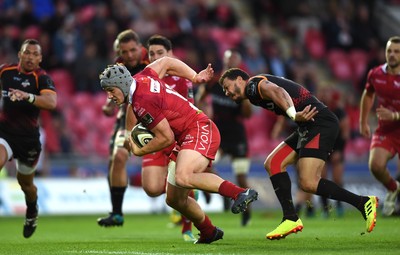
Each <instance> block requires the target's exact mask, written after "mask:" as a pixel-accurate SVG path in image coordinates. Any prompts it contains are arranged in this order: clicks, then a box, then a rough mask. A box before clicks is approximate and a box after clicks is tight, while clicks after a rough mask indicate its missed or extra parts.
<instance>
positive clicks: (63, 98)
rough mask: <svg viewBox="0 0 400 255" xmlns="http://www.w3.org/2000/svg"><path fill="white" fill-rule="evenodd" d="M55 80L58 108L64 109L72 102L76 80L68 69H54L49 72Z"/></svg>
mask: <svg viewBox="0 0 400 255" xmlns="http://www.w3.org/2000/svg"><path fill="white" fill-rule="evenodd" d="M48 74H49V76H50V77H51V78H52V79H53V81H54V84H55V86H56V91H57V95H58V97H57V106H58V108H60V109H62V108H64V106H65V105H66V104H68V103H69V102H70V100H71V97H72V95H73V94H74V92H75V85H74V78H73V77H72V75H71V74H70V73H69V71H68V70H66V69H62V68H59V69H52V70H49V71H48Z"/></svg>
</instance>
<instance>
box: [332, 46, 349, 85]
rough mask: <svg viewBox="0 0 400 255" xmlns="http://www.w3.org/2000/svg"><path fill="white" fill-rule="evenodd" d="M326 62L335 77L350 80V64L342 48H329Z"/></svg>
mask: <svg viewBox="0 0 400 255" xmlns="http://www.w3.org/2000/svg"><path fill="white" fill-rule="evenodd" d="M328 64H329V67H330V70H331V72H332V74H333V76H334V77H335V78H336V79H338V80H341V81H352V79H353V69H352V64H351V61H350V59H349V57H348V55H347V54H346V53H345V52H344V51H343V50H339V49H333V50H330V51H329V52H328Z"/></svg>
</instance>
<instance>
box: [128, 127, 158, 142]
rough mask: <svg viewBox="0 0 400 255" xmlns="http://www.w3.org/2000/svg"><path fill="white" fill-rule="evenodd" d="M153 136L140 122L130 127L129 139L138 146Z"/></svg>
mask: <svg viewBox="0 0 400 255" xmlns="http://www.w3.org/2000/svg"><path fill="white" fill-rule="evenodd" d="M153 137H154V134H153V133H152V132H151V131H150V130H148V129H147V128H146V127H145V126H143V125H142V123H139V124H137V125H136V126H134V127H133V128H132V131H131V139H132V141H133V142H134V143H135V144H136V145H137V146H138V147H139V148H142V147H143V146H145V145H146V144H147V143H148V142H150V140H151V139H153Z"/></svg>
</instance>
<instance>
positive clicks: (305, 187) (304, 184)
mask: <svg viewBox="0 0 400 255" xmlns="http://www.w3.org/2000/svg"><path fill="white" fill-rule="evenodd" d="M298 184H299V187H300V189H301V190H302V191H304V192H307V193H315V192H316V185H315V183H314V182H313V181H311V180H308V179H299V182H298Z"/></svg>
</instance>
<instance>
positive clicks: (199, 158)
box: [176, 149, 210, 175]
mask: <svg viewBox="0 0 400 255" xmlns="http://www.w3.org/2000/svg"><path fill="white" fill-rule="evenodd" d="M209 164H210V159H208V158H206V157H205V156H204V155H202V154H201V153H200V152H198V151H195V150H188V149H184V150H181V151H179V153H178V157H177V159H176V175H180V174H185V173H186V174H191V173H199V172H204V171H205V170H206V169H207V167H208V166H209Z"/></svg>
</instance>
